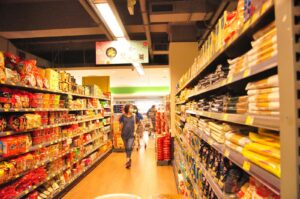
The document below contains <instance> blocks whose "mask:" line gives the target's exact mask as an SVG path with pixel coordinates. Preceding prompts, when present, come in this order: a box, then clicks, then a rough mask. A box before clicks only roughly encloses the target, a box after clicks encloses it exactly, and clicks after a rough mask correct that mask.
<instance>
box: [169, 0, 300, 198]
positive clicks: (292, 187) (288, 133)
mask: <svg viewBox="0 0 300 199" xmlns="http://www.w3.org/2000/svg"><path fill="white" fill-rule="evenodd" d="M272 2H273V3H272V4H271V5H264V6H263V7H262V8H261V9H260V10H259V13H256V14H254V15H253V16H252V18H251V19H250V20H249V22H246V24H245V25H244V27H243V28H242V29H241V30H240V32H239V33H238V34H237V35H236V37H234V38H233V39H232V40H231V41H230V42H229V43H228V44H227V45H225V46H224V47H223V48H222V49H220V50H219V51H218V52H217V53H216V54H215V55H214V56H213V57H212V58H211V59H210V61H208V62H207V63H206V64H204V65H203V67H202V69H200V70H199V71H198V72H197V74H195V75H194V76H192V77H191V78H190V79H189V80H188V81H187V82H185V83H184V84H183V85H182V86H181V87H180V88H179V89H178V90H177V92H176V93H175V95H177V96H178V95H179V94H180V93H181V91H183V89H185V88H191V87H192V86H194V85H196V82H198V81H199V80H200V79H201V78H202V77H203V74H204V73H206V72H207V71H208V70H212V68H213V67H215V66H216V65H217V64H220V63H221V62H222V60H225V59H226V56H227V52H228V51H229V50H231V49H233V48H238V46H239V45H242V43H243V42H242V41H243V40H244V39H245V38H248V39H249V37H250V36H251V35H252V34H253V33H254V32H255V31H257V30H259V29H260V28H261V27H263V25H266V24H268V23H270V22H271V21H272V20H274V18H275V25H276V28H277V48H278V54H277V56H274V57H272V58H270V59H269V60H267V61H264V62H262V63H260V64H258V65H256V66H253V67H251V68H250V69H247V70H245V71H243V72H240V73H238V74H236V75H234V76H229V77H227V79H225V80H223V81H220V82H218V83H215V84H214V85H211V86H209V87H207V88H205V89H200V90H194V92H192V93H191V94H190V95H189V96H187V100H186V101H185V103H187V102H189V101H191V100H193V99H196V98H198V97H202V98H205V97H206V96H209V95H210V94H211V93H212V92H223V91H226V89H229V87H231V86H237V87H238V86H239V83H240V82H243V83H245V82H249V81H251V80H252V79H255V78H257V77H260V76H263V75H264V74H269V73H270V72H271V73H273V72H276V71H278V76H279V94H280V116H279V117H276V116H260V115H250V114H228V113H215V112H207V111H194V110H187V111H186V113H187V114H192V115H195V116H198V117H199V116H200V117H204V118H211V119H214V120H219V121H225V122H229V123H235V124H242V125H247V126H252V127H258V128H265V129H270V130H275V131H280V151H281V177H280V178H278V177H277V176H275V175H273V174H271V173H270V172H268V171H266V170H264V169H263V168H261V167H259V166H257V165H255V164H254V163H252V162H250V161H249V160H247V159H246V158H245V157H244V156H243V155H242V154H240V153H238V152H236V151H234V150H232V149H230V148H228V147H226V146H225V145H224V144H220V143H217V142H216V141H214V140H213V139H212V138H211V137H210V136H208V135H206V134H205V133H203V132H201V130H200V129H198V128H196V129H195V128H194V127H189V130H191V131H192V132H194V133H195V134H196V135H197V136H199V137H200V138H201V139H202V140H204V141H205V142H207V143H208V144H209V145H211V146H212V147H213V148H215V149H216V150H217V151H219V152H220V153H221V154H223V156H225V157H227V158H229V159H230V160H231V161H232V162H233V163H235V164H236V165H237V166H239V167H240V168H242V169H244V170H245V171H246V172H247V173H249V174H250V175H251V176H253V177H254V178H255V179H257V180H258V181H260V182H261V183H263V184H264V185H266V186H267V187H268V188H269V189H270V190H272V191H273V192H274V193H276V194H280V197H281V198H283V199H291V198H299V197H300V186H299V185H300V174H299V167H300V159H299V147H300V144H299V143H300V134H299V132H300V130H299V129H300V119H299V118H300V115H299V110H300V103H299V101H300V94H299V90H300V83H299V81H300V78H299V77H300V62H299V61H300V59H299V52H300V48H299V43H300V20H299V19H300V1H299V0H294V1H286V0H273V1H272ZM224 58H225V59H224ZM176 105H177V106H180V103H176ZM176 114H177V113H176ZM187 126H188V125H186V127H187ZM177 130H178V129H177ZM245 165H246V166H245ZM210 183H213V182H210ZM215 192H216V194H218V193H217V191H215ZM218 197H220V195H219V194H218Z"/></svg>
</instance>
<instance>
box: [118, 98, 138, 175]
mask: <svg viewBox="0 0 300 199" xmlns="http://www.w3.org/2000/svg"><path fill="white" fill-rule="evenodd" d="M133 111H134V109H133V106H132V105H131V104H126V105H125V107H124V113H123V115H122V116H121V117H120V131H121V137H122V139H123V142H124V146H125V150H126V158H127V161H126V168H127V169H129V168H130V167H131V153H132V146H133V142H134V128H135V116H134V113H133Z"/></svg>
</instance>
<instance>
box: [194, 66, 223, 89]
mask: <svg viewBox="0 0 300 199" xmlns="http://www.w3.org/2000/svg"><path fill="white" fill-rule="evenodd" d="M228 71H229V68H228V67H225V66H222V65H218V66H217V69H216V71H215V72H214V73H211V74H209V75H207V76H206V77H204V78H202V79H201V80H200V81H199V82H198V85H196V87H195V91H199V90H201V89H204V88H207V87H209V86H211V85H213V84H215V83H218V82H220V81H222V80H225V79H226V77H227V75H228Z"/></svg>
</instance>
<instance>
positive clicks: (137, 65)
mask: <svg viewBox="0 0 300 199" xmlns="http://www.w3.org/2000/svg"><path fill="white" fill-rule="evenodd" d="M132 65H133V66H134V68H135V70H136V71H137V72H138V74H139V75H145V72H144V68H143V66H142V64H140V63H136V62H135V63H132Z"/></svg>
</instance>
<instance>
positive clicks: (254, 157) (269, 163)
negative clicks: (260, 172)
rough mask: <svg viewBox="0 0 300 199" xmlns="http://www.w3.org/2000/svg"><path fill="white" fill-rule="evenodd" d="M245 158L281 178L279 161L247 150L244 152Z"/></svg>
mask: <svg viewBox="0 0 300 199" xmlns="http://www.w3.org/2000/svg"><path fill="white" fill-rule="evenodd" d="M243 156H245V157H246V158H247V159H249V160H250V161H251V162H253V163H255V164H257V165H258V166H260V167H262V168H264V169H265V170H267V171H269V172H270V173H272V174H274V175H276V176H277V177H279V178H280V175H281V169H280V161H279V160H277V159H274V158H270V157H266V156H263V155H260V154H258V153H254V152H251V151H248V150H246V149H244V150H243Z"/></svg>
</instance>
